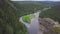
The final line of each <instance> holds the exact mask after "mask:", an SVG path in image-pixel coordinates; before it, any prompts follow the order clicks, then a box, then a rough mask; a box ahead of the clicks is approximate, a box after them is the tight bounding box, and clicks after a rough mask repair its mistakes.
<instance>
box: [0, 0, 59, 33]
mask: <svg viewBox="0 0 60 34" xmlns="http://www.w3.org/2000/svg"><path fill="white" fill-rule="evenodd" d="M58 3H59V2H56V3H53V2H51V3H48V2H19V1H10V0H0V34H28V31H27V28H26V26H25V25H24V24H22V23H20V22H19V17H20V16H23V15H27V14H31V13H34V12H37V11H38V10H42V9H43V8H46V7H47V8H48V7H52V9H49V10H47V11H42V13H41V14H40V17H50V18H52V19H54V20H56V21H58V22H59V23H60V5H59V4H58Z"/></svg>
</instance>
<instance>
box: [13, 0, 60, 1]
mask: <svg viewBox="0 0 60 34" xmlns="http://www.w3.org/2000/svg"><path fill="white" fill-rule="evenodd" d="M12 1H60V0H12Z"/></svg>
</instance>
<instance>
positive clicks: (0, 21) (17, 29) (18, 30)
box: [0, 0, 27, 34]
mask: <svg viewBox="0 0 60 34" xmlns="http://www.w3.org/2000/svg"><path fill="white" fill-rule="evenodd" d="M18 18H19V17H18V12H17V9H16V7H15V6H14V5H13V4H12V3H11V2H10V1H9V0H0V34H27V30H26V27H25V26H24V25H23V24H21V23H20V22H19V19H18Z"/></svg>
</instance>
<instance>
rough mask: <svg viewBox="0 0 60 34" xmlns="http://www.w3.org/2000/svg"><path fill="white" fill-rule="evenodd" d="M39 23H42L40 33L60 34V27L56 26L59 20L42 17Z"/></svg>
mask: <svg viewBox="0 0 60 34" xmlns="http://www.w3.org/2000/svg"><path fill="white" fill-rule="evenodd" d="M39 24H40V25H39V26H40V27H39V29H40V30H39V32H38V34H60V33H59V32H58V31H57V28H59V27H56V24H57V22H55V21H54V20H52V19H50V18H40V19H39ZM59 30H60V29H59ZM40 32H41V33H40Z"/></svg>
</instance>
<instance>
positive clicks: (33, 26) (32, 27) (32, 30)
mask: <svg viewBox="0 0 60 34" xmlns="http://www.w3.org/2000/svg"><path fill="white" fill-rule="evenodd" d="M39 13H40V12H37V13H34V15H35V18H33V19H31V23H30V24H29V23H26V22H24V21H23V20H22V17H20V20H19V21H20V22H22V23H23V24H25V26H26V27H27V29H28V32H29V34H37V33H38V30H39V22H38V18H39Z"/></svg>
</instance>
